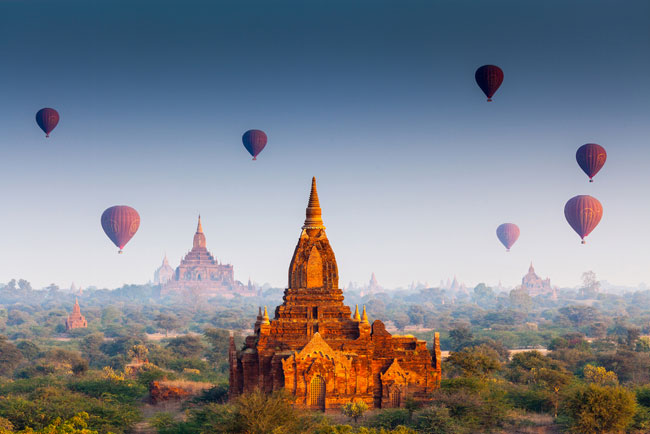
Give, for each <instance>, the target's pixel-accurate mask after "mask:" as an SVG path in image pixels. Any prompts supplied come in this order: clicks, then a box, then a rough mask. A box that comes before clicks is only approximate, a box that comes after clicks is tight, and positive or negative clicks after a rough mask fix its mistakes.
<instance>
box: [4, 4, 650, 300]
mask: <svg viewBox="0 0 650 434" xmlns="http://www.w3.org/2000/svg"><path fill="white" fill-rule="evenodd" d="M648 16H650V3H648V2H646V1H635V0H630V1H626V2H615V1H572V2H566V1H547V2H544V3H541V4H540V3H534V2H521V1H514V0H513V1H494V2H489V3H487V2H475V1H409V2H389V1H358V2H350V1H328V2H300V1H297V0H296V1H272V2H269V1H238V2H225V1H214V2H207V1H202V2H196V1H185V2H168V1H157V2H153V1H139V2H127V1H124V2H116V1H114V2H106V1H98V2H86V1H66V0H63V1H58V2H50V1H17V0H13V1H11V0H10V1H4V2H0V52H1V53H3V60H2V62H1V66H0V83H3V85H2V92H1V95H2V97H1V98H0V122H1V123H2V128H0V149H1V150H2V155H3V158H2V161H3V166H2V167H3V175H4V176H3V178H4V182H3V183H2V184H0V195H1V197H2V198H3V204H4V210H3V211H4V212H2V221H3V223H2V225H0V237H1V238H2V241H3V243H2V247H1V248H0V263H2V267H0V282H3V281H7V280H9V279H11V278H19V277H22V278H26V279H28V280H30V281H31V282H32V283H33V284H34V285H35V286H44V285H47V284H49V283H51V282H55V283H57V284H59V285H60V286H68V285H69V284H70V282H72V281H74V282H76V283H77V285H81V286H87V285H91V284H93V285H99V286H106V287H115V286H119V285H122V284H123V283H137V282H145V281H147V280H149V279H151V277H152V273H153V270H154V269H155V268H156V267H157V266H158V265H159V263H160V261H161V259H162V256H163V254H164V253H165V252H167V254H168V255H169V258H170V261H171V263H172V265H174V266H176V265H177V264H178V262H179V259H180V257H181V256H182V255H183V254H184V253H185V252H186V251H187V250H188V249H189V248H190V247H191V240H192V234H193V232H194V230H195V227H196V216H197V214H198V213H201V215H202V216H203V223H204V229H205V232H206V236H207V240H208V247H209V248H210V250H211V251H212V252H213V253H214V254H215V255H216V256H217V258H219V259H220V260H224V261H227V262H232V263H233V264H234V266H235V274H236V278H238V279H240V280H243V281H246V280H247V279H248V277H249V276H250V277H251V278H252V279H253V280H255V281H258V282H270V283H272V284H274V285H277V286H285V285H286V275H287V269H288V266H289V261H290V258H291V254H292V252H293V248H294V247H295V243H296V241H297V237H298V235H299V230H300V226H301V225H302V222H303V219H304V208H305V206H306V202H307V196H308V190H309V182H310V179H311V176H316V177H317V179H318V185H319V192H320V197H321V204H322V206H323V217H324V220H325V224H326V226H327V227H328V235H329V238H330V241H331V242H332V245H333V248H334V251H335V253H336V254H337V260H338V263H339V272H340V276H341V282H342V283H343V284H345V285H347V282H349V281H367V280H368V279H369V276H370V273H371V272H372V271H375V272H376V274H377V278H378V279H379V281H380V283H382V284H384V285H385V286H398V285H406V284H408V283H409V282H411V281H412V280H416V281H417V280H420V281H429V282H430V283H437V282H438V281H439V280H440V279H446V278H447V277H450V276H453V275H454V274H456V275H458V277H459V278H460V279H461V280H463V281H466V282H468V283H471V284H475V283H478V282H480V281H485V282H488V283H496V282H497V281H499V280H501V281H502V282H503V283H504V284H506V285H514V284H516V283H517V282H518V281H519V279H520V278H521V276H522V275H523V274H524V273H525V271H526V270H527V267H528V263H529V262H530V261H531V260H533V261H534V263H535V265H536V268H537V270H538V272H539V274H541V275H543V276H549V277H551V279H552V282H553V283H556V284H559V285H566V286H573V285H577V284H578V282H579V279H580V275H581V273H582V272H583V271H586V270H594V271H595V272H596V273H597V275H598V277H600V278H602V279H606V280H608V281H610V282H616V283H619V284H626V285H636V284H637V283H639V282H642V281H645V282H650V268H648V266H647V261H648V255H647V252H646V250H647V249H646V246H647V245H648V242H650V229H648V224H647V222H648V220H649V219H650V201H648V196H649V195H648V188H649V187H650V173H649V172H648V170H647V168H648V161H649V158H650V150H649V147H648V139H649V137H650V123H649V122H648V119H649V116H650V104H649V103H648V101H650V85H648V80H647V71H648V70H650V56H648V55H647V54H648V47H649V46H650V28H649V27H648V26H647V17H648ZM486 63H493V64H497V65H500V66H501V67H502V68H503V70H504V72H505V81H504V84H503V86H502V87H501V89H499V91H498V92H497V94H496V95H495V101H494V102H493V103H490V104H488V103H486V102H485V97H484V96H483V95H482V93H481V92H480V90H479V89H478V87H477V86H476V84H475V83H474V78H473V74H474V70H475V69H476V68H477V67H478V66H480V65H483V64H486ZM47 106H49V107H54V108H56V109H57V110H58V111H59V113H60V114H61V122H60V124H59V126H58V127H57V128H56V130H54V132H53V134H52V137H51V138H50V139H47V140H46V139H44V137H43V134H42V133H41V132H40V130H38V128H37V127H36V124H35V122H34V113H35V112H36V111H37V110H38V109H40V108H41V107H47ZM250 128H259V129H263V130H264V131H266V132H267V134H268V136H269V144H268V146H267V148H266V149H265V150H264V151H263V153H262V154H261V156H260V157H259V159H258V161H256V162H252V161H251V160H250V157H249V156H248V154H247V153H246V151H245V150H244V149H243V147H242V146H241V134H242V133H243V132H244V131H245V130H247V129H250ZM588 142H595V143H599V144H601V145H603V146H605V148H606V149H607V151H608V161H607V164H606V165H605V167H604V169H603V170H602V171H601V172H600V173H599V174H598V175H597V177H596V181H595V182H594V183H593V184H589V183H588V182H587V178H586V176H585V175H584V174H583V173H582V172H581V171H580V169H579V168H578V166H577V164H576V163H575V157H574V155H575V150H576V149H577V148H578V147H579V146H580V145H582V144H584V143H588ZM577 194H591V195H593V196H595V197H597V198H598V199H599V200H600V201H601V202H602V204H603V206H604V217H603V220H602V221H601V224H600V225H599V226H598V227H597V228H596V230H595V231H594V232H593V233H592V235H590V236H589V238H588V243H587V245H585V246H581V245H580V244H579V238H578V236H577V235H576V234H575V233H573V231H572V230H571V228H570V227H569V226H568V224H567V223H566V221H565V220H564V216H563V207H564V203H565V202H566V201H567V200H568V199H569V198H571V197H572V196H575V195H577ZM116 204H127V205H130V206H133V207H135V208H136V209H137V210H138V211H139V212H140V215H141V218H142V224H141V228H140V230H139V232H138V233H137V234H136V236H135V237H134V238H133V240H132V241H131V242H130V243H129V244H128V245H127V247H126V249H125V250H126V251H125V254H124V255H117V254H116V250H117V249H116V248H115V247H114V246H113V245H112V244H111V243H110V241H109V240H108V239H107V238H106V237H105V235H104V234H103V232H102V230H101V227H100V224H99V217H100V215H101V213H102V211H103V210H104V209H105V208H107V207H109V206H112V205H116ZM503 222H515V223H517V224H518V225H519V226H520V228H521V232H522V234H521V237H520V239H519V241H518V242H517V244H515V246H514V247H513V250H512V252H511V253H508V254H506V253H505V252H504V249H503V248H502V246H501V245H500V244H499V243H498V241H497V240H496V236H495V229H496V227H497V226H498V225H499V224H500V223H503Z"/></svg>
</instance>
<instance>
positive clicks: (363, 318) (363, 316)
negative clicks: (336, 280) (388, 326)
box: [361, 304, 368, 324]
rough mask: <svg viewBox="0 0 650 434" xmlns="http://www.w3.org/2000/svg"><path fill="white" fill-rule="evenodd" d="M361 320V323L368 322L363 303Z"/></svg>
mask: <svg viewBox="0 0 650 434" xmlns="http://www.w3.org/2000/svg"><path fill="white" fill-rule="evenodd" d="M361 322H362V323H363V324H368V314H367V313H366V305H365V304H364V305H363V314H362V315H361Z"/></svg>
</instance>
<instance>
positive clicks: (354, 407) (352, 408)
mask: <svg viewBox="0 0 650 434" xmlns="http://www.w3.org/2000/svg"><path fill="white" fill-rule="evenodd" d="M367 410H368V404H366V403H365V402H363V401H355V402H348V403H345V404H343V407H341V411H342V412H343V414H344V415H345V416H347V417H349V418H350V419H354V423H357V421H358V420H359V418H360V417H361V416H363V414H364V413H365V412H366V411H367Z"/></svg>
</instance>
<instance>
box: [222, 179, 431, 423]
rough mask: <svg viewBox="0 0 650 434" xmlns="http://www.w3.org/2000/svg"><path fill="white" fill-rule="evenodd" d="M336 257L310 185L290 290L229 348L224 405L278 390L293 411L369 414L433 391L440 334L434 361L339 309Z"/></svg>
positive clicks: (418, 347)
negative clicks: (344, 408)
mask: <svg viewBox="0 0 650 434" xmlns="http://www.w3.org/2000/svg"><path fill="white" fill-rule="evenodd" d="M338 282H339V274H338V268H337V265H336V258H335V257H334V251H333V250H332V247H331V246H330V243H329V240H328V239H327V235H326V234H325V226H324V225H323V220H322V217H321V208H320V204H319V200H318V193H317V191H316V180H315V179H312V186H311V195H310V197H309V204H308V206H307V218H306V220H305V224H304V226H303V227H302V231H301V233H300V239H299V240H298V245H297V246H296V250H295V252H294V254H293V258H292V259H291V265H290V266H289V287H288V288H287V289H286V290H285V292H284V297H283V300H284V302H283V303H282V304H281V305H280V306H278V307H277V308H276V309H275V315H274V318H273V319H270V318H269V315H268V312H267V309H266V307H265V308H264V312H262V311H261V309H260V312H259V313H258V316H257V321H256V322H255V328H254V334H253V335H252V336H248V337H247V338H246V340H245V343H244V346H243V348H242V349H241V350H240V351H238V350H237V349H236V348H235V344H234V340H233V338H231V340H230V392H229V393H230V397H231V398H232V397H235V396H237V395H239V394H241V393H244V392H248V391H252V390H255V389H256V388H260V389H262V390H263V391H265V392H271V391H274V390H278V389H282V388H284V389H285V390H286V391H287V392H289V393H290V394H291V395H292V396H293V397H295V403H296V404H297V405H299V406H304V407H308V408H313V409H319V410H325V409H330V408H338V407H340V406H341V405H342V404H345V403H347V402H350V401H356V400H363V401H365V402H366V403H367V404H368V405H369V406H370V407H375V408H386V407H401V406H403V405H404V403H405V401H406V399H407V398H412V399H415V400H421V401H424V400H427V399H428V397H429V395H430V393H431V392H432V391H433V390H434V389H436V388H438V387H439V384H440V376H441V366H440V365H441V355H440V345H439V338H438V333H436V334H435V338H434V344H433V355H432V354H431V352H430V351H429V349H427V345H426V342H425V341H421V340H418V339H416V338H415V337H413V336H396V335H395V336H393V335H391V334H390V333H389V332H387V331H386V328H385V327H384V324H383V323H382V322H381V321H379V320H376V321H374V322H373V323H372V325H371V324H370V323H369V322H368V316H367V313H366V310H365V307H364V308H363V314H362V315H360V314H359V310H358V309H355V312H354V315H352V313H351V310H350V308H349V307H348V306H346V305H345V304H343V293H342V291H341V289H339V285H338Z"/></svg>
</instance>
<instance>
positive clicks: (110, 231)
mask: <svg viewBox="0 0 650 434" xmlns="http://www.w3.org/2000/svg"><path fill="white" fill-rule="evenodd" d="M139 227H140V215H139V214H138V212H137V211H136V210H134V209H133V208H131V207H130V206H126V205H117V206H112V207H110V208H108V209H106V211H104V213H103V214H102V228H103V229H104V232H106V235H107V236H108V238H110V239H111V241H112V242H113V243H114V244H115V245H116V246H117V247H119V249H120V251H119V252H118V253H122V249H123V248H124V246H125V245H126V243H128V242H129V240H130V239H131V238H132V237H133V235H135V233H136V232H137V231H138V228H139Z"/></svg>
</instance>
